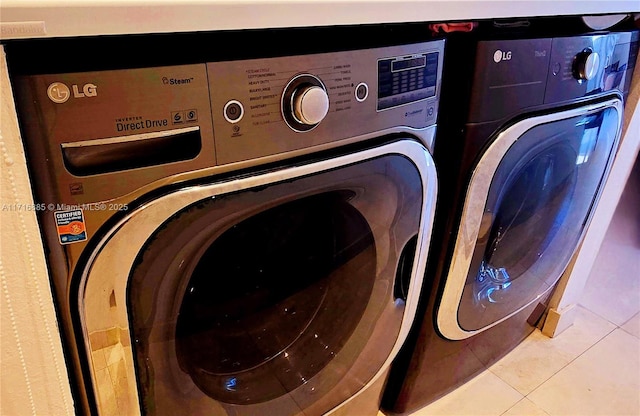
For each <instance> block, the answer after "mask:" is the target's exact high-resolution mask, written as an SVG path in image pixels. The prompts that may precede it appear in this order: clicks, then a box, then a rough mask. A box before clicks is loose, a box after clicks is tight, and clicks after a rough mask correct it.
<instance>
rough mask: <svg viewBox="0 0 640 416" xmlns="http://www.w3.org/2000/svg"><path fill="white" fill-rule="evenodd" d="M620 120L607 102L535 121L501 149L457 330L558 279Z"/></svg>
mask: <svg viewBox="0 0 640 416" xmlns="http://www.w3.org/2000/svg"><path fill="white" fill-rule="evenodd" d="M618 119H619V116H618V114H617V110H616V109H615V108H613V107H607V108H605V109H602V110H600V111H598V112H594V113H590V114H588V115H581V116H577V117H571V118H567V119H563V120H558V121H553V122H548V123H545V124H542V125H538V126H536V127H533V128H531V129H529V130H528V131H527V132H526V133H524V134H523V135H522V136H521V137H519V138H518V139H517V140H516V141H515V143H514V144H513V145H512V146H511V147H510V148H509V149H508V151H507V152H506V153H505V154H504V156H503V157H502V159H501V161H500V163H499V165H498V167H497V170H496V172H495V174H494V176H493V179H492V180H491V184H490V187H489V192H488V197H487V201H486V204H485V207H484V212H483V214H482V220H481V225H480V231H479V234H478V238H477V241H476V244H475V249H474V252H473V256H472V259H471V266H470V268H469V272H468V275H467V279H466V282H465V285H464V290H463V293H462V298H461V300H460V303H459V307H458V322H459V324H460V327H461V328H462V329H464V330H465V331H476V330H479V329H482V328H485V327H487V326H490V325H492V324H494V323H495V322H498V321H500V320H501V319H503V318H505V317H507V316H509V315H511V314H513V313H514V312H516V311H518V310H520V309H521V308H523V307H525V306H526V305H528V304H530V303H531V302H533V301H535V300H536V299H538V298H539V297H540V296H541V295H542V294H544V293H545V292H547V291H548V290H549V289H550V288H551V287H553V285H555V283H556V282H557V280H558V279H559V278H560V276H561V275H562V273H563V271H564V269H565V268H566V267H567V265H568V263H569V261H570V259H571V256H572V255H573V253H574V251H575V250H576V248H577V246H578V244H579V242H580V238H581V236H582V235H583V232H584V229H585V227H586V226H587V224H588V221H589V218H590V214H591V212H592V210H593V206H594V204H595V203H596V201H597V197H598V195H599V192H600V188H601V185H602V183H603V181H604V179H605V175H606V173H607V171H608V167H609V166H610V163H611V161H612V160H613V157H614V154H615V145H616V140H617V135H618ZM463 221H464V219H463Z"/></svg>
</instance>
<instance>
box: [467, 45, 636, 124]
mask: <svg viewBox="0 0 640 416" xmlns="http://www.w3.org/2000/svg"><path fill="white" fill-rule="evenodd" d="M637 38H638V32H621V33H608V34H598V35H587V36H574V37H562V38H540V39H518V40H500V41H493V40H492V41H482V42H479V44H478V53H477V58H476V65H475V68H476V70H475V74H474V81H473V85H474V87H473V90H472V97H471V100H472V105H471V109H470V121H471V122H483V121H491V120H498V119H500V118H502V117H505V116H508V115H512V114H515V113H517V112H519V111H521V110H522V109H525V108H531V107H535V106H540V105H543V104H553V103H562V102H566V101H570V100H574V99H577V98H581V97H585V96H587V95H590V94H597V93H600V92H604V91H610V90H619V91H620V92H622V93H625V92H626V89H628V83H627V79H630V77H631V72H629V70H630V68H632V67H633V64H634V63H635V54H636V53H637V48H638V42H637Z"/></svg>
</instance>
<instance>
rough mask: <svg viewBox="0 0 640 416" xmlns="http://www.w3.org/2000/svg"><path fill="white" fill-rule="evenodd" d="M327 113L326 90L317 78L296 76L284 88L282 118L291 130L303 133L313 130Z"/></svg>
mask: <svg viewBox="0 0 640 416" xmlns="http://www.w3.org/2000/svg"><path fill="white" fill-rule="evenodd" d="M328 111H329V95H328V94H327V88H326V87H325V86H324V84H323V83H322V81H320V79H319V78H318V77H316V76H313V75H310V74H302V75H298V76H296V77H294V78H293V79H292V80H291V81H289V83H288V84H287V85H286V86H285V87H284V93H283V94H282V116H283V117H284V120H285V122H286V123H287V125H288V126H289V127H291V128H292V129H293V130H295V131H299V132H304V131H309V130H312V129H314V128H315V127H316V126H317V125H318V124H319V123H320V122H321V121H322V120H323V119H324V118H325V116H326V115H327V112H328Z"/></svg>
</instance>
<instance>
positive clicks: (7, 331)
mask: <svg viewBox="0 0 640 416" xmlns="http://www.w3.org/2000/svg"><path fill="white" fill-rule="evenodd" d="M0 95H1V98H2V108H1V113H0V286H1V287H0V290H1V291H2V293H1V294H0V318H1V321H0V322H1V324H0V325H1V326H0V329H1V334H0V339H1V341H0V342H1V344H0V360H1V362H0V364H1V365H2V371H1V372H0V415H3V416H5V415H16V416H23V415H36V414H37V415H56V416H57V415H73V414H74V410H73V401H72V398H71V391H70V388H69V379H68V375H67V368H66V366H65V362H64V358H63V355H62V345H61V342H60V334H59V331H58V326H57V320H56V316H55V312H54V309H53V302H52V297H51V290H50V286H49V277H48V275H47V269H46V263H45V259H44V252H43V248H42V240H41V238H40V231H39V229H38V224H37V221H36V217H35V213H34V212H33V211H29V210H27V206H29V204H33V198H32V196H31V191H30V189H31V184H30V183H29V177H28V175H27V167H26V161H25V157H24V151H23V148H22V141H21V139H20V133H19V131H18V125H17V119H16V114H15V107H14V102H13V96H12V93H11V85H10V84H9V78H8V76H7V65H6V59H5V53H4V48H3V47H2V46H1V45H0Z"/></svg>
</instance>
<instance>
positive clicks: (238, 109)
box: [223, 100, 244, 123]
mask: <svg viewBox="0 0 640 416" xmlns="http://www.w3.org/2000/svg"><path fill="white" fill-rule="evenodd" d="M223 114H224V118H225V119H226V120H227V121H228V122H229V123H237V122H238V121H240V120H242V116H244V107H243V106H242V103H240V101H236V100H231V101H229V102H227V103H226V104H225V106H224V110H223Z"/></svg>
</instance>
